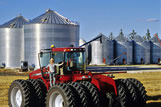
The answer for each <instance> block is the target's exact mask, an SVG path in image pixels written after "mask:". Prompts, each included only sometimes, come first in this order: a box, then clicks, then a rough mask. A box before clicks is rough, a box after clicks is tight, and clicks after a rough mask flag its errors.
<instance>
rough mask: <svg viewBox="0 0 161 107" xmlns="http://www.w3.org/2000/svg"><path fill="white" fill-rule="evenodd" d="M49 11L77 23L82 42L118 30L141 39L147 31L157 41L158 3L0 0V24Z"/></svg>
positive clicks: (143, 0) (160, 4)
mask: <svg viewBox="0 0 161 107" xmlns="http://www.w3.org/2000/svg"><path fill="white" fill-rule="evenodd" d="M49 8H50V9H52V10H55V11H57V12H58V13H60V14H61V15H63V16H65V17H67V18H69V19H70V20H72V21H76V22H79V24H80V38H84V39H85V40H86V41H88V40H91V39H92V38H94V37H96V36H97V35H98V34H99V33H103V34H104V35H106V36H108V35H109V34H110V32H113V35H114V36H115V37H116V36H118V34H119V32H120V29H123V33H124V34H125V35H128V34H129V33H131V32H132V30H133V29H134V30H135V31H136V32H137V34H138V35H141V36H144V35H145V34H146V31H147V29H149V30H150V32H151V36H153V35H154V34H155V33H158V34H159V37H160V38H161V2H160V0H0V25H1V24H3V23H5V22H7V21H9V20H11V19H13V18H15V17H16V16H17V15H19V14H22V15H23V16H24V17H25V18H27V19H30V20H31V19H33V18H35V17H37V16H39V15H41V14H43V13H44V12H45V10H47V9H49Z"/></svg>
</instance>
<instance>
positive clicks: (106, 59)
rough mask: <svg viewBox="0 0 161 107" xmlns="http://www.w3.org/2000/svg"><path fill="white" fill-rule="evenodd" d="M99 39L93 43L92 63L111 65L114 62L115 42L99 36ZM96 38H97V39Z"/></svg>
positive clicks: (101, 35)
mask: <svg viewBox="0 0 161 107" xmlns="http://www.w3.org/2000/svg"><path fill="white" fill-rule="evenodd" d="M99 36H100V37H101V38H99V39H96V40H94V41H93V42H91V56H92V57H91V63H90V64H93V65H102V64H111V63H112V60H113V41H112V40H110V39H108V38H107V37H106V36H105V35H103V34H99V35H98V36H97V37H99ZM97 37H96V38H97Z"/></svg>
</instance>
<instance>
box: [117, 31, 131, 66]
mask: <svg viewBox="0 0 161 107" xmlns="http://www.w3.org/2000/svg"><path fill="white" fill-rule="evenodd" d="M115 40H116V43H115V58H116V59H117V60H116V61H115V63H118V64H132V63H133V43H132V42H131V41H129V40H128V39H127V38H126V37H125V36H124V35H123V33H122V32H121V33H120V35H119V36H117V37H116V38H115Z"/></svg>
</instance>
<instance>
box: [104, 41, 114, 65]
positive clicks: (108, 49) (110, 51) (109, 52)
mask: <svg viewBox="0 0 161 107" xmlns="http://www.w3.org/2000/svg"><path fill="white" fill-rule="evenodd" d="M103 50H104V63H106V64H113V59H114V41H113V40H111V39H109V38H106V39H105V44H104V46H103Z"/></svg>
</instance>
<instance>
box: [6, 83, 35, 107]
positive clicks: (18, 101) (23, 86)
mask: <svg viewBox="0 0 161 107" xmlns="http://www.w3.org/2000/svg"><path fill="white" fill-rule="evenodd" d="M31 96H32V95H31V90H30V86H29V85H28V83H27V82H26V81H25V80H15V81H13V82H12V84H11V86H10V88H9V90H8V105H9V106H10V107H32V106H33V104H32V103H33V102H32V97H31Z"/></svg>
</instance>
